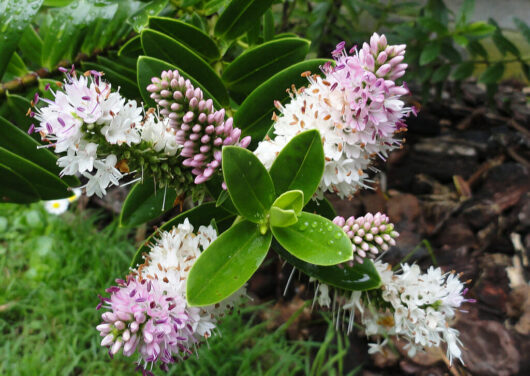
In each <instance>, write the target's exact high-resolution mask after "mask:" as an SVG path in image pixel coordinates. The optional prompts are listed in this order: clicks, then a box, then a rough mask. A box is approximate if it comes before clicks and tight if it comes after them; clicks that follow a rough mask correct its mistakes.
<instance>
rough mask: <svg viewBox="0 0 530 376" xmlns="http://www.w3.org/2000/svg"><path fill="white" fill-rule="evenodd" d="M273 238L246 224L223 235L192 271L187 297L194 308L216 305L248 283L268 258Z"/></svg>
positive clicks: (204, 253)
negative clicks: (266, 257)
mask: <svg viewBox="0 0 530 376" xmlns="http://www.w3.org/2000/svg"><path fill="white" fill-rule="evenodd" d="M271 240H272V235H271V233H270V232H268V233H267V234H265V235H261V234H260V232H259V229H258V226H257V225H256V224H254V223H251V222H248V221H243V222H240V223H238V224H236V225H235V226H232V227H231V228H230V229H229V230H227V231H225V232H224V233H222V234H221V236H219V237H218V238H217V239H216V240H215V241H214V242H213V243H212V244H210V246H209V247H208V248H207V249H206V250H205V251H204V252H203V253H202V254H201V256H200V257H199V258H198V259H197V261H196V262H195V264H194V265H193V267H192V268H191V270H190V273H189V275H188V281H187V286H186V287H187V291H186V297H187V299H188V303H189V304H190V305H192V306H205V305H210V304H215V303H218V302H220V301H221V300H223V299H225V298H227V297H229V296H230V295H232V294H233V293H234V292H236V291H237V290H238V289H239V288H240V287H241V286H243V285H244V284H245V282H247V281H248V280H249V279H250V277H252V275H253V274H254V272H255V271H256V270H257V269H258V268H259V266H260V265H261V263H262V262H263V259H264V258H265V256H266V255H267V252H268V250H269V247H270V244H271Z"/></svg>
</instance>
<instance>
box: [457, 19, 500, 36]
mask: <svg viewBox="0 0 530 376" xmlns="http://www.w3.org/2000/svg"><path fill="white" fill-rule="evenodd" d="M460 31H461V32H462V33H465V34H468V35H471V36H473V37H484V36H487V35H490V34H491V33H493V32H494V31H495V26H492V25H488V24H487V23H486V22H484V21H479V22H473V23H472V24H469V25H466V26H464V27H463V28H461V30H460Z"/></svg>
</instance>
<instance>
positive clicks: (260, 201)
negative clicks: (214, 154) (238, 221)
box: [222, 146, 275, 223]
mask: <svg viewBox="0 0 530 376" xmlns="http://www.w3.org/2000/svg"><path fill="white" fill-rule="evenodd" d="M222 165H223V176H224V179H225V182H226V186H227V188H228V193H229V194H230V198H231V199H232V202H233V204H234V206H235V207H236V209H237V211H238V212H239V214H241V215H242V216H243V217H244V218H246V219H248V220H249V221H251V222H256V223H259V222H263V221H264V220H265V219H266V215H267V213H268V211H269V209H270V207H271V205H272V203H273V201H274V198H275V194H274V185H273V183H272V179H271V177H270V175H269V173H268V171H267V169H266V168H265V166H263V164H262V163H261V162H260V161H259V159H258V157H256V156H255V155H254V154H253V153H252V152H251V151H249V150H247V149H243V148H240V147H237V146H225V147H223V156H222Z"/></svg>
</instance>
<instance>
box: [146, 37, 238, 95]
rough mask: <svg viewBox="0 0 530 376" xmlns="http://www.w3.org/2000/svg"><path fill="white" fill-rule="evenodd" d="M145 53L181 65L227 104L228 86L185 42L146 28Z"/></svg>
mask: <svg viewBox="0 0 530 376" xmlns="http://www.w3.org/2000/svg"><path fill="white" fill-rule="evenodd" d="M141 38H142V47H143V49H144V51H145V54H146V55H148V56H152V57H156V58H159V59H162V60H164V61H167V62H168V63H170V64H173V65H175V66H177V67H179V68H180V69H179V71H180V70H181V69H182V70H184V71H185V72H186V73H187V74H189V75H191V76H192V77H194V78H195V79H196V80H197V81H199V82H201V83H202V85H203V86H204V87H205V88H206V89H208V91H209V92H210V93H212V95H214V96H215V98H217V100H218V101H219V102H220V103H221V104H223V105H227V104H228V102H229V100H228V93H227V92H226V88H225V86H224V84H223V82H222V81H221V79H220V78H219V76H218V75H217V73H215V72H214V70H213V69H212V68H211V67H210V65H209V64H208V63H207V62H206V61H204V60H203V59H202V58H201V57H200V56H199V55H197V54H196V53H195V52H193V51H192V50H190V49H189V48H188V47H186V46H185V45H184V44H182V43H180V42H178V41H176V40H175V39H173V38H170V37H168V36H166V35H164V34H162V33H161V32H159V31H155V30H150V29H145V30H144V31H142V34H141Z"/></svg>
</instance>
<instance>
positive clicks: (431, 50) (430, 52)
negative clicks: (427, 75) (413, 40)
mask: <svg viewBox="0 0 530 376" xmlns="http://www.w3.org/2000/svg"><path fill="white" fill-rule="evenodd" d="M440 48H441V45H440V43H436V42H430V43H429V44H427V45H426V46H425V48H424V49H423V51H422V52H421V55H420V65H427V64H429V63H431V62H433V61H434V60H436V58H437V57H438V55H440Z"/></svg>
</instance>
